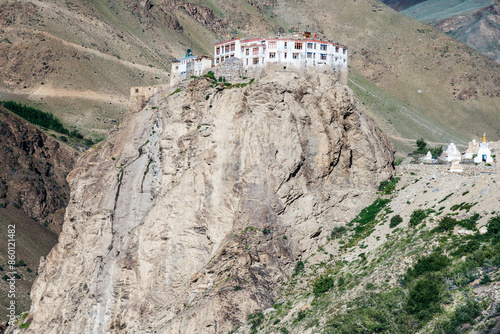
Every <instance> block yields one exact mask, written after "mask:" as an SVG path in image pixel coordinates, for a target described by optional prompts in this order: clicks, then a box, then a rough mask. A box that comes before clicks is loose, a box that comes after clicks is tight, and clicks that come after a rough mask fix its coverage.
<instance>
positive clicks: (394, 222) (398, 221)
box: [389, 215, 403, 228]
mask: <svg viewBox="0 0 500 334" xmlns="http://www.w3.org/2000/svg"><path fill="white" fill-rule="evenodd" d="M402 222H403V218H401V216H400V215H395V216H393V217H392V218H391V223H390V225H389V227H390V228H394V227H396V226H398V225H399V224H401V223H402Z"/></svg>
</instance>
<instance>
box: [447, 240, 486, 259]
mask: <svg viewBox="0 0 500 334" xmlns="http://www.w3.org/2000/svg"><path fill="white" fill-rule="evenodd" d="M480 246H481V244H480V243H479V242H478V241H477V240H470V241H469V242H467V243H466V244H462V245H460V246H459V247H458V248H457V250H456V251H454V252H453V253H451V255H453V256H458V257H461V256H464V255H467V254H472V253H473V252H474V251H476V250H478V249H479V247H480Z"/></svg>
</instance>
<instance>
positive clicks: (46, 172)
mask: <svg viewBox="0 0 500 334" xmlns="http://www.w3.org/2000/svg"><path fill="white" fill-rule="evenodd" d="M0 152H2V159H0V208H7V207H9V206H13V207H16V208H18V209H21V210H22V211H24V213H25V214H26V215H27V216H28V217H31V218H33V219H35V220H36V221H38V222H40V223H41V224H43V225H45V226H47V227H48V228H49V229H50V230H52V232H55V233H59V232H60V231H61V227H62V222H63V217H64V209H65V207H66V205H67V204H68V199H69V186H68V184H67V182H66V175H68V173H69V172H70V171H71V169H72V168H73V166H74V163H75V161H76V158H77V157H78V153H77V152H76V151H75V150H73V149H71V148H69V147H65V146H61V144H60V143H59V142H58V141H57V140H55V139H53V138H52V137H50V136H47V135H46V134H45V133H43V132H42V131H40V130H39V129H37V128H36V127H34V126H33V125H31V124H29V123H28V122H27V121H24V120H22V119H21V118H19V117H17V116H15V115H14V114H12V113H11V112H10V111H7V110H6V109H4V108H3V107H0Z"/></svg>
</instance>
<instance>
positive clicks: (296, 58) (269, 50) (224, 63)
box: [171, 32, 347, 86]
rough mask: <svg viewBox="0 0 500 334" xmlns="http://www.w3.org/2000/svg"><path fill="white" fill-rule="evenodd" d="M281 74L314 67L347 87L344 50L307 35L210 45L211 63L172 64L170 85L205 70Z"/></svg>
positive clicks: (201, 59)
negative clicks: (273, 72)
mask: <svg viewBox="0 0 500 334" xmlns="http://www.w3.org/2000/svg"><path fill="white" fill-rule="evenodd" d="M271 67H272V68H274V69H279V70H281V71H283V70H285V71H296V70H300V69H310V68H317V69H321V70H326V71H327V72H330V73H332V74H337V75H338V76H339V80H340V81H341V82H342V83H344V84H347V47H346V46H344V45H341V44H338V43H333V42H331V41H324V40H320V39H316V35H314V37H311V33H309V32H304V33H303V34H301V35H300V34H294V35H287V36H278V37H270V38H253V39H240V38H233V39H229V40H227V41H224V42H219V43H216V44H215V45H214V59H213V64H212V63H210V60H209V59H208V57H206V56H203V57H195V56H193V55H192V54H191V51H190V50H188V52H187V54H186V57H185V58H182V59H180V60H179V61H178V62H174V63H172V72H171V85H172V86H173V85H175V84H177V83H178V82H180V81H181V80H184V79H187V78H190V77H191V76H200V75H202V74H205V73H207V72H208V71H209V70H213V71H214V72H216V74H217V72H218V71H219V72H220V73H221V74H224V76H226V75H229V76H232V77H233V78H237V77H238V76H243V75H244V76H249V75H252V76H257V77H258V76H259V75H260V74H261V73H262V72H261V71H262V70H265V69H269V68H271Z"/></svg>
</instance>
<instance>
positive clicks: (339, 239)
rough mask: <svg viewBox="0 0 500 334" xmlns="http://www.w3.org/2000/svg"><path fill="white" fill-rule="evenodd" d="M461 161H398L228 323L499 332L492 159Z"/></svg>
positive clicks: (269, 328) (275, 329)
mask: <svg viewBox="0 0 500 334" xmlns="http://www.w3.org/2000/svg"><path fill="white" fill-rule="evenodd" d="M499 144H500V142H497V143H496V150H495V153H498V150H499V149H500V145H499ZM463 168H464V169H465V170H464V173H461V174H456V173H450V172H449V166H447V165H444V166H443V165H441V166H439V165H419V164H411V165H410V164H403V165H402V166H400V167H398V168H397V169H396V173H395V179H394V182H393V183H395V184H394V188H392V189H390V188H386V190H384V191H383V192H380V193H379V196H380V198H379V199H378V200H377V201H374V202H373V203H372V204H371V205H370V206H368V207H367V208H365V209H364V210H362V211H361V213H360V214H359V215H358V216H357V218H356V219H354V220H352V221H351V222H350V223H348V224H347V225H346V226H345V227H343V228H332V229H331V230H330V233H329V236H330V238H329V239H328V240H327V241H325V242H324V243H322V244H321V245H319V246H318V247H317V249H316V252H315V253H312V254H311V255H310V256H308V257H303V258H302V259H301V261H298V262H297V265H296V267H295V268H296V269H295V271H294V275H293V276H292V277H291V279H290V280H289V281H288V282H287V284H286V285H285V287H284V289H283V290H282V292H281V294H280V296H279V297H278V298H277V299H276V302H275V304H274V305H273V308H269V309H266V308H265V307H262V308H261V309H260V310H259V312H256V313H254V314H252V315H250V316H249V317H248V321H247V323H246V324H245V325H244V326H242V327H241V328H240V329H238V330H236V331H235V333H273V334H274V333H276V334H277V333H280V334H283V333H304V334H312V333H325V334H337V333H339V334H344V333H374V332H382V333H439V334H445V333H497V332H498V330H499V329H500V311H499V309H498V305H500V293H499V287H500V275H499V270H498V269H499V267H500V255H499V254H500V253H499V250H500V243H499V241H500V230H499V229H498V227H499V226H500V216H499V215H498V211H497V210H492V208H495V209H496V208H497V207H498V201H499V200H500V191H499V189H498V185H497V180H496V178H497V175H498V167H497V166H490V167H488V166H474V165H469V166H463ZM394 217H396V219H395V218H394Z"/></svg>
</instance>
